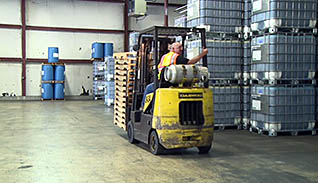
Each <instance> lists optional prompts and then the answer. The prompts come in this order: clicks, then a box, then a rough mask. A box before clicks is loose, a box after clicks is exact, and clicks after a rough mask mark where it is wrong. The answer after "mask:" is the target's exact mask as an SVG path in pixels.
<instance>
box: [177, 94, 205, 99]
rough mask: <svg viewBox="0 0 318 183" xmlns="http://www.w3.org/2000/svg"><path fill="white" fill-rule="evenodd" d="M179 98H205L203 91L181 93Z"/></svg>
mask: <svg viewBox="0 0 318 183" xmlns="http://www.w3.org/2000/svg"><path fill="white" fill-rule="evenodd" d="M179 98H203V94H202V93H179Z"/></svg>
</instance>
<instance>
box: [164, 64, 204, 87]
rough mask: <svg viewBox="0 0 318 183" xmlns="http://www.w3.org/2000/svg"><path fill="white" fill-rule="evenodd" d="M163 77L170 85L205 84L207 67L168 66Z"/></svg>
mask: <svg viewBox="0 0 318 183" xmlns="http://www.w3.org/2000/svg"><path fill="white" fill-rule="evenodd" d="M164 77H165V80H166V81H168V82H170V83H172V84H180V83H198V82H206V81H208V79H209V71H208V68H207V67H203V66H197V65H170V66H169V67H168V68H167V70H166V71H165V73H164Z"/></svg>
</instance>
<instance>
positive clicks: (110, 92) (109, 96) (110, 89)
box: [104, 81, 115, 106]
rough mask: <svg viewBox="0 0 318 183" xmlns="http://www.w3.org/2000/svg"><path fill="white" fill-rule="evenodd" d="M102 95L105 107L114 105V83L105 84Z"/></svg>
mask: <svg viewBox="0 0 318 183" xmlns="http://www.w3.org/2000/svg"><path fill="white" fill-rule="evenodd" d="M104 95H105V105H107V106H110V105H112V104H114V100H115V82H114V81H109V82H105V88H104Z"/></svg>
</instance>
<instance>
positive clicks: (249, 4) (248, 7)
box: [243, 0, 252, 27]
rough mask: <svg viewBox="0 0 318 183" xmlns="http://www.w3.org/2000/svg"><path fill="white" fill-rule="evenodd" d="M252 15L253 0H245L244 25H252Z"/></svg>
mask: <svg viewBox="0 0 318 183" xmlns="http://www.w3.org/2000/svg"><path fill="white" fill-rule="evenodd" d="M251 16H252V2H251V0H244V17H243V26H247V27H249V26H250V25H251Z"/></svg>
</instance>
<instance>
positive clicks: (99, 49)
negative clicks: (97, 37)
mask: <svg viewBox="0 0 318 183" xmlns="http://www.w3.org/2000/svg"><path fill="white" fill-rule="evenodd" d="M92 58H104V44H103V43H97V42H95V43H93V44H92Z"/></svg>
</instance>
